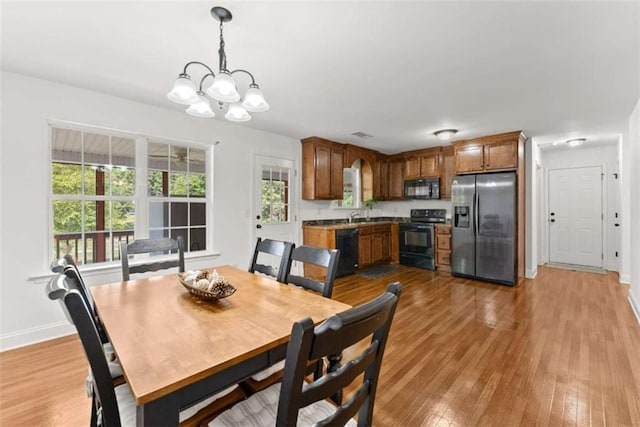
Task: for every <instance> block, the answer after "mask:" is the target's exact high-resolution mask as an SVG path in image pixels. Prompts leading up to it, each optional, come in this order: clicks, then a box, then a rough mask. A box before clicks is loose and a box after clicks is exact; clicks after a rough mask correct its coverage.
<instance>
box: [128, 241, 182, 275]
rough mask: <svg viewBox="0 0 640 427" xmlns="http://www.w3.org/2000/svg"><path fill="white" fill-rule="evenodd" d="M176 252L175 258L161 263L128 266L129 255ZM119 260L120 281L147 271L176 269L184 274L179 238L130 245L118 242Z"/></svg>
mask: <svg viewBox="0 0 640 427" xmlns="http://www.w3.org/2000/svg"><path fill="white" fill-rule="evenodd" d="M175 251H177V258H176V259H170V260H163V261H151V262H148V263H144V264H136V265H129V255H137V254H154V253H165V254H166V253H169V252H171V253H173V252H175ZM120 260H121V262H122V280H123V281H127V280H129V278H130V275H131V274H135V273H146V272H148V271H158V270H166V269H168V268H173V267H178V271H180V272H181V273H182V272H184V240H183V239H182V237H181V236H178V238H177V239H176V240H174V239H169V238H165V239H138V240H135V241H134V242H132V243H129V244H127V242H124V241H123V242H120Z"/></svg>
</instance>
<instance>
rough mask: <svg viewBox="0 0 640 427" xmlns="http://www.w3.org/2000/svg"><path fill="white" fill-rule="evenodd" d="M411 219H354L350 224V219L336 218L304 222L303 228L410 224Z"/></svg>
mask: <svg viewBox="0 0 640 427" xmlns="http://www.w3.org/2000/svg"><path fill="white" fill-rule="evenodd" d="M410 220H411V219H410V218H409V217H392V216H378V217H371V218H354V219H353V221H352V222H349V220H348V219H345V218H335V219H314V220H308V221H302V226H303V227H324V228H333V227H336V228H337V227H340V228H344V227H357V226H362V225H369V224H370V225H375V224H390V223H394V222H410Z"/></svg>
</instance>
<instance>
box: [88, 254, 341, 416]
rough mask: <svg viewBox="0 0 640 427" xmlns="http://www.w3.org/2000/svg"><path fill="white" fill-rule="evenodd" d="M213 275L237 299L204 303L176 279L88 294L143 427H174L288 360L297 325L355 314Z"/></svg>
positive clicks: (320, 300) (285, 290) (242, 278)
mask: <svg viewBox="0 0 640 427" xmlns="http://www.w3.org/2000/svg"><path fill="white" fill-rule="evenodd" d="M208 270H209V271H211V272H212V271H213V270H215V271H216V272H217V273H218V274H219V275H222V276H224V277H226V278H227V279H228V281H229V282H230V283H231V284H232V285H233V286H234V287H235V288H236V291H235V293H234V294H233V295H231V296H229V297H227V298H223V299H217V300H212V301H211V300H204V299H201V298H199V297H197V296H195V295H192V294H191V293H190V292H189V291H188V290H187V289H186V288H185V287H184V286H183V285H182V284H181V283H180V280H179V276H178V274H176V273H172V274H167V275H162V276H155V277H145V278H140V279H135V280H129V281H123V282H117V283H111V284H105V285H99V286H93V287H92V288H91V294H92V296H93V300H94V302H95V306H96V310H97V313H98V315H99V317H100V320H101V322H102V324H103V325H104V328H105V330H106V333H107V335H108V337H109V340H110V341H111V343H112V345H113V348H114V350H115V353H116V355H117V358H118V360H119V361H120V364H121V365H122V369H123V372H124V376H125V378H126V381H127V385H128V386H129V387H130V389H131V393H132V395H133V397H134V399H135V402H136V423H137V425H138V426H164V425H170V426H177V425H178V421H179V413H180V411H181V410H182V409H185V408H187V407H189V406H191V405H193V404H195V403H197V402H199V401H201V400H202V399H204V398H206V397H209V396H211V395H213V394H215V393H217V392H219V391H221V390H224V389H225V388H228V387H229V386H231V385H234V384H237V383H238V382H240V381H242V380H244V379H246V378H247V377H249V376H251V375H253V374H254V373H256V372H259V371H261V370H263V369H265V368H267V367H269V366H271V365H273V364H275V363H277V362H278V361H280V360H283V359H284V358H285V355H286V347H287V344H288V341H289V337H290V334H291V328H292V325H293V323H294V322H296V321H298V320H301V319H304V318H306V317H310V318H312V319H313V321H314V322H315V323H316V324H319V323H321V322H322V321H324V320H325V319H327V318H328V317H330V316H331V315H333V314H335V313H339V312H342V311H344V310H347V309H349V308H350V307H351V306H349V305H347V304H343V303H341V302H339V301H335V300H332V299H329V298H324V297H322V296H321V295H319V294H315V293H313V292H310V291H307V290H304V289H302V288H297V287H294V286H289V285H285V284H282V283H279V282H277V281H275V280H274V279H271V278H270V277H267V276H262V275H257V274H253V273H249V272H247V271H245V270H242V269H239V268H237V267H233V266H228V265H227V266H219V267H215V268H212V269H208Z"/></svg>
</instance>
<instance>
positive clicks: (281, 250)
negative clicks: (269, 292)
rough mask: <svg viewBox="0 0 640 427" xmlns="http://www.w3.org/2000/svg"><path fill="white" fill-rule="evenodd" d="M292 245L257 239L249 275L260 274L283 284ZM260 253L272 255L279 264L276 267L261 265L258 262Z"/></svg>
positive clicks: (278, 241)
mask: <svg viewBox="0 0 640 427" xmlns="http://www.w3.org/2000/svg"><path fill="white" fill-rule="evenodd" d="M293 246H294V244H293V243H290V242H282V241H280V240H271V239H264V240H263V239H262V238H260V237H258V241H257V242H256V247H255V249H254V251H253V257H252V258H251V263H250V264H249V273H255V272H258V273H262V274H266V275H267V276H271V277H273V278H275V279H276V280H277V281H278V282H281V283H285V279H286V276H287V266H288V265H289V258H290V257H291V250H292V249H293ZM261 253H264V254H268V255H274V256H276V257H279V258H280V263H279V265H278V266H277V267H274V266H272V265H265V264H261V263H259V261H258V257H259V255H260V254H261Z"/></svg>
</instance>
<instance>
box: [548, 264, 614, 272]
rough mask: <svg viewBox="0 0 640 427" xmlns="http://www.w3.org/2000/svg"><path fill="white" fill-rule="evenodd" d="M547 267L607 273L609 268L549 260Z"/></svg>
mask: <svg viewBox="0 0 640 427" xmlns="http://www.w3.org/2000/svg"><path fill="white" fill-rule="evenodd" d="M547 267H551V268H559V269H561V270H573V271H583V272H585V273H596V274H607V270H604V269H602V268H596V267H587V266H586V265H575V264H561V263H559V262H548V263H547Z"/></svg>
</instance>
